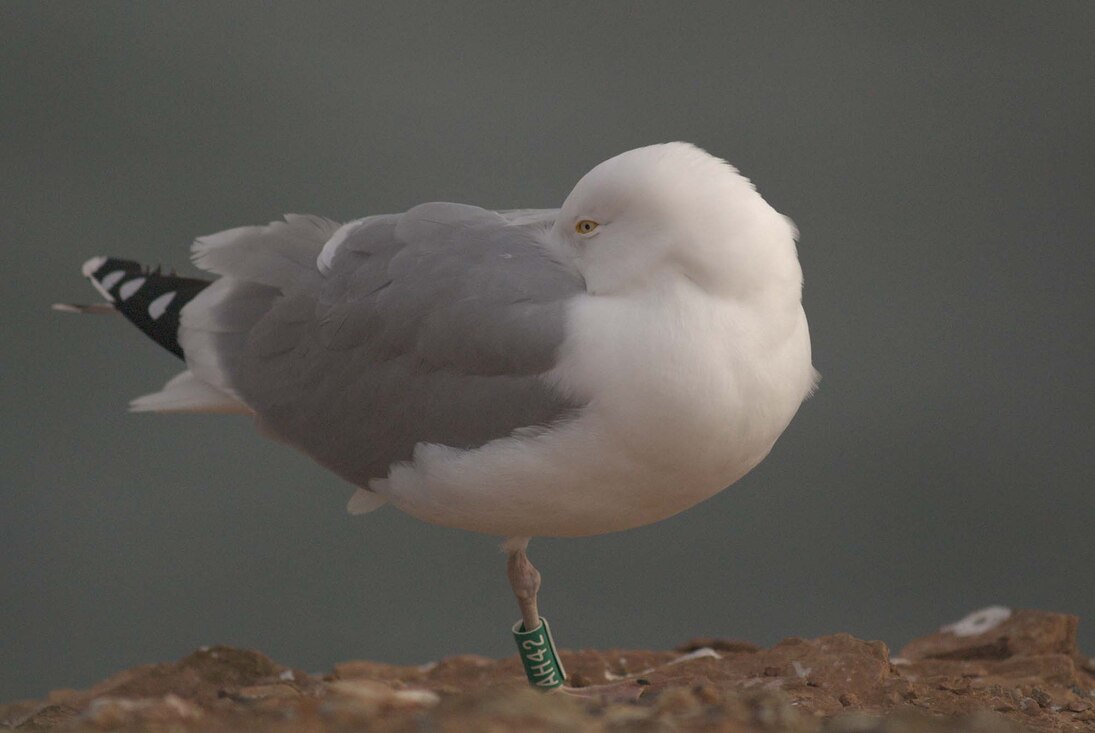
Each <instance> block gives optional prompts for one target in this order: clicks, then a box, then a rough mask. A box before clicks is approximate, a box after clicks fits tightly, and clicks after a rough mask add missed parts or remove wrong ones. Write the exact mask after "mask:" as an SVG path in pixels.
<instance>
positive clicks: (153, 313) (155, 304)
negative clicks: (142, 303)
mask: <svg viewBox="0 0 1095 733" xmlns="http://www.w3.org/2000/svg"><path fill="white" fill-rule="evenodd" d="M175 295H176V293H175V291H174V290H172V291H171V292H170V293H164V294H163V295H161V296H160V297H158V298H156V299H155V300H153V301H152V302H151V303H149V304H148V315H149V317H151V318H152V320H153V321H155V320H157V319H158V318H159V317H160V316H162V315H163V314H164V311H166V310H167V306H169V305H171V301H173V300H174V299H175Z"/></svg>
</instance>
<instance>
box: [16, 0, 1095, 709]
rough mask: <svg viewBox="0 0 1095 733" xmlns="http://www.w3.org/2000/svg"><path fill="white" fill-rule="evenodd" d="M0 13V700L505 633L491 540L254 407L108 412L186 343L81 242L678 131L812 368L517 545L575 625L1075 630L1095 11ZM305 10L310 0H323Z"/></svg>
mask: <svg viewBox="0 0 1095 733" xmlns="http://www.w3.org/2000/svg"><path fill="white" fill-rule="evenodd" d="M225 5H226V4H223V3H221V2H212V3H201V4H198V3H171V4H167V3H163V4H161V3H154V4H153V3H147V4H146V3H134V4H131V5H129V4H126V5H119V4H111V3H38V2H35V3H22V2H20V3H16V2H5V3H3V4H2V5H0V64H2V67H0V105H2V110H3V113H2V116H0V124H2V134H0V138H2V145H3V149H2V171H0V174H2V175H0V187H2V188H0V190H2V196H3V208H2V216H0V242H2V244H0V258H2V262H0V264H2V268H3V269H2V276H3V282H4V285H3V288H4V298H3V317H2V319H0V329H2V338H3V340H2V344H3V359H2V369H3V380H2V385H0V387H2V399H3V402H2V404H0V409H2V412H0V421H2V422H0V450H2V451H3V471H2V477H0V482H2V490H0V699H4V700H6V699H11V698H15V697H20V696H32V695H41V694H43V693H44V692H46V691H47V690H48V689H50V688H52V687H57V686H66V685H86V684H88V683H90V682H92V681H94V680H96V679H98V678H101V677H103V676H105V675H106V674H108V673H110V672H112V671H115V670H118V669H120V668H122V667H125V666H129V665H133V664H136V663H141V662H151V661H159V660H170V659H174V658H178V657H180V656H182V655H184V654H186V653H188V652H189V651H191V650H192V649H194V648H195V647H197V646H199V645H201V644H209V643H227V644H235V645H242V646H247V647H256V648H259V649H261V650H263V651H265V652H267V653H269V654H271V655H272V656H274V657H275V658H277V659H278V660H280V661H282V662H285V663H288V664H291V665H294V666H298V667H303V668H305V669H310V670H321V669H326V668H329V665H331V664H332V663H333V662H336V661H340V660H346V659H351V658H361V657H368V658H373V659H378V660H387V661H391V662H425V661H427V660H431V659H437V658H439V657H441V656H444V655H449V654H455V653H462V652H471V653H479V654H486V655H504V654H509V653H510V652H511V651H512V650H511V644H512V641H511V639H510V636H509V632H508V626H509V624H510V623H511V622H513V621H514V619H516V617H517V612H516V608H515V605H514V603H513V601H512V599H511V597H510V593H509V588H508V586H507V584H506V580H505V576H504V572H503V566H504V558H503V556H502V555H501V554H500V553H499V551H498V549H497V541H496V540H495V539H493V538H490V537H483V536H477V535H473V534H468V533H464V532H459V531H452V530H445V529H438V528H435V527H431V526H428V525H425V524H421V523H419V522H417V521H414V520H412V519H410V518H408V517H406V516H402V515H400V514H399V513H398V512H397V511H395V510H392V509H386V510H384V511H382V512H380V513H377V514H374V515H371V516H368V517H366V518H353V517H350V516H348V515H347V514H345V512H344V505H345V503H346V500H347V498H348V497H349V495H350V493H351V488H350V487H349V486H346V485H344V484H342V483H341V482H340V481H339V480H337V479H335V478H334V477H332V476H329V475H327V474H325V473H324V472H323V471H322V470H320V469H319V468H317V467H315V466H313V465H312V464H311V463H309V462H308V461H307V460H306V459H304V458H302V457H300V456H298V455H296V454H295V453H293V452H292V451H290V450H289V449H286V448H284V447H281V446H278V445H275V444H273V443H270V442H267V441H265V440H263V439H262V438H260V437H258V436H257V435H255V434H254V432H253V430H252V427H251V425H250V423H249V421H248V420H247V419H245V418H240V417H229V418H218V417H213V416H198V417H186V416H166V417H165V416H157V415H130V414H127V413H126V412H125V406H126V402H127V400H128V399H130V398H131V397H133V396H135V395H139V394H143V393H146V392H149V391H152V390H155V389H157V388H158V387H159V386H160V385H161V384H162V383H163V382H164V381H165V380H166V379H167V378H169V377H170V376H171V375H173V374H174V373H175V372H176V371H177V370H178V369H179V364H178V363H177V362H176V361H174V360H173V359H172V358H171V357H170V356H169V355H167V354H166V353H165V352H163V351H161V350H160V349H158V348H157V347H156V346H155V345H153V344H152V343H151V342H150V341H147V340H145V339H143V338H142V337H141V336H140V335H139V334H138V333H137V332H136V331H135V330H134V329H132V328H130V327H128V326H127V325H126V324H124V323H123V322H121V321H113V320H110V319H94V318H91V317H84V318H79V317H75V316H63V315H59V314H54V313H51V312H50V311H49V310H48V306H49V304H50V303H51V302H53V301H58V300H75V301H83V302H86V301H89V300H94V293H93V292H92V291H91V289H90V287H89V286H88V285H87V283H86V282H85V281H84V280H83V279H82V278H81V277H80V270H79V267H80V264H81V263H82V262H83V261H84V259H85V258H87V257H89V256H91V255H94V254H100V253H102V254H116V255H121V256H128V257H134V258H140V259H143V260H145V261H147V262H150V263H156V262H163V263H165V264H177V265H182V266H183V268H184V271H186V272H189V271H190V270H189V266H188V265H187V264H186V262H187V246H188V243H189V241H190V240H191V239H192V238H193V237H194V236H196V235H201V234H207V233H210V232H214V231H217V230H220V229H224V228H227V227H230V226H236V225H240V224H251V223H263V222H266V221H268V220H270V219H273V218H275V217H277V216H278V215H280V214H281V213H282V212H286V211H302V212H314V213H321V214H326V215H328V216H331V217H333V218H339V219H347V218H352V217H358V216H362V215H364V214H367V213H378V212H385V211H393V210H402V209H404V208H406V207H408V206H411V205H413V204H415V203H419V202H422V201H428V200H437V199H442V200H446V199H447V200H455V201H467V202H472V203H477V204H481V205H485V206H491V207H523V206H555V205H557V204H558V203H560V202H561V201H562V199H563V197H564V196H565V195H566V193H567V192H568V191H569V189H570V187H571V186H572V185H573V183H574V182H575V181H576V180H577V179H578V177H579V176H580V175H581V174H582V173H584V172H585V171H586V170H587V169H589V168H590V167H591V166H593V165H594V164H595V163H597V162H599V161H601V160H603V159H605V158H607V157H609V156H611V155H614V154H616V153H618V152H621V151H623V150H626V149H628V148H632V147H636V146H639V145H644V144H648V143H652V142H660V141H667V140H675V139H683V140H690V141H693V142H696V143H698V144H700V145H702V146H704V147H706V148H707V149H709V150H710V151H712V152H713V153H716V154H718V155H720V156H723V157H726V158H728V159H729V160H731V161H732V162H734V163H735V164H736V165H737V166H739V167H740V168H741V169H742V170H743V171H744V172H745V173H746V174H747V175H749V176H750V177H752V178H753V179H754V180H755V181H756V182H757V184H758V186H759V187H760V190H761V191H762V193H763V194H764V195H765V196H766V197H767V199H768V200H769V201H770V202H771V203H772V204H773V205H774V206H776V208H778V209H779V210H780V211H782V212H784V213H786V214H787V215H789V216H791V217H792V218H793V219H794V220H795V221H796V222H797V223H798V225H799V227H800V228H801V230H802V241H801V243H800V247H799V249H800V253H801V259H802V263H803V268H804V270H805V273H806V283H807V284H806V295H805V300H806V308H807V313H808V314H809V317H810V322H811V327H812V331H813V339H814V349H815V364H816V365H817V367H818V368H819V369H820V370H821V372H822V373H823V375H824V380H823V382H822V386H821V390H820V392H818V394H817V396H816V397H814V398H813V399H812V400H811V401H810V402H808V403H806V404H805V405H804V406H803V408H802V410H801V412H800V414H799V416H798V417H797V418H796V420H795V422H794V423H793V424H792V425H791V427H790V429H789V430H788V431H787V433H786V434H785V435H784V437H783V439H782V440H781V441H780V443H779V444H778V445H777V447H776V449H775V450H774V451H773V453H772V455H771V457H770V458H769V459H768V460H767V461H766V462H765V463H764V464H763V465H761V466H760V467H759V468H758V469H757V470H755V471H754V472H753V473H752V474H751V475H749V476H748V477H746V478H745V479H744V480H743V481H742V482H740V484H738V485H737V486H736V487H735V488H734V489H733V490H731V491H727V492H724V493H723V494H721V495H719V496H718V497H716V498H714V499H712V500H711V501H709V502H707V503H706V504H704V505H701V506H700V507H697V508H695V509H693V510H692V511H689V512H686V513H685V514H683V515H681V516H678V517H676V518H673V519H671V520H669V521H666V522H662V523H660V524H658V525H655V526H651V527H647V528H644V529H639V530H634V531H630V532H626V533H623V534H615V535H608V536H604V537H598V538H592V539H580V540H541V541H536V542H534V543H533V545H532V548H531V553H532V557H533V560H534V561H535V562H536V563H537V564H538V565H539V567H540V569H541V570H542V571H543V573H544V577H545V586H544V590H543V594H542V599H541V600H542V607H543V609H544V612H545V615H547V616H548V617H549V618H551V620H552V622H553V625H554V626H555V628H556V634H557V636H558V641H559V642H560V643H561V644H562V645H564V646H568V647H581V646H596V647H613V646H621V647H637V646H651V647H667V646H671V645H674V644H677V643H679V642H682V641H684V640H686V639H688V638H689V637H691V636H696V635H719V636H731V637H739V638H744V639H749V640H753V641H756V642H760V643H764V644H770V643H772V642H774V641H776V640H778V639H780V638H782V637H784V636H788V635H800V636H812V635H819V634H825V633H830V632H835V631H848V632H851V633H853V634H856V635H858V636H861V637H866V638H880V639H883V640H885V641H887V642H888V643H890V644H891V645H893V646H899V645H900V644H902V643H903V642H905V641H906V640H908V639H909V638H911V637H913V636H915V635H918V634H921V633H924V632H927V631H930V630H932V629H934V628H935V627H937V626H938V625H939V624H941V623H944V622H947V621H951V620H953V619H955V618H957V617H960V616H962V615H963V614H965V613H966V612H967V611H970V610H972V609H976V608H979V607H982V606H985V605H988V604H992V603H1002V604H1007V605H1014V606H1020V607H1038V608H1044V609H1052V610H1058V611H1067V612H1070V613H1076V614H1080V615H1081V616H1082V617H1084V624H1085V625H1084V626H1082V636H1083V643H1084V644H1085V645H1086V648H1087V650H1088V651H1095V590H1093V584H1092V580H1093V573H1092V568H1093V567H1095V543H1093V541H1092V539H1093V538H1092V532H1091V529H1092V527H1091V520H1092V516H1093V510H1095V491H1093V490H1092V489H1093V488H1095V486H1093V483H1095V482H1093V478H1095V476H1093V474H1095V471H1093V463H1092V458H1091V454H1090V450H1091V448H1092V438H1093V434H1092V418H1093V413H1095V410H1093V392H1095V390H1093V389H1092V362H1093V330H1092V325H1093V324H1092V313H1093V305H1095V303H1093V299H1092V292H1091V278H1092V269H1093V268H1092V264H1093V257H1092V231H1093V230H1095V226H1093V225H1095V221H1093V218H1095V217H1093V211H1095V204H1093V201H1095V166H1093V164H1095V155H1093V148H1095V135H1093V132H1095V127H1093V124H1092V118H1093V115H1092V113H1093V111H1095V97H1093V94H1095V78H1093V76H1095V74H1093V69H1095V63H1093V62H1095V56H1093V53H1092V46H1091V38H1092V35H1093V32H1095V5H1093V4H1091V3H1029V4H1015V3H1005V2H989V3H982V4H973V3H960V4H954V3H950V2H945V3H940V4H936V5H925V4H923V3H909V2H906V1H904V0H902V1H901V2H894V3H861V4H851V3H842V4H820V3H811V4H795V5H773V4H769V3H750V4H745V5H739V6H736V7H735V6H728V5H724V4H722V3H719V4H713V5H710V6H707V7H706V8H705V7H704V6H697V5H692V4H689V5H687V6H686V5H683V4H676V3H648V4H641V3H626V4H596V5H589V4H586V3H576V4H572V5H563V4H542V5H538V6H535V7H525V6H523V5H520V4H517V3H510V2H503V3H498V4H495V5H481V6H476V9H474V10H471V9H467V8H465V7H462V4H437V5H417V4H406V3H395V4H391V5H382V6H377V7H371V6H364V5H362V4H359V3H352V4H341V5H338V4H323V5H322V6H321V7H318V6H314V5H313V4H312V3H300V4H274V5H272V6H271V5H268V4H267V3H252V4H239V3H232V4H230V5H229V6H228V7H226V6H225ZM317 7H318V9H317Z"/></svg>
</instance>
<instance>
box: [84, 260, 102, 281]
mask: <svg viewBox="0 0 1095 733" xmlns="http://www.w3.org/2000/svg"><path fill="white" fill-rule="evenodd" d="M105 262H106V257H92V258H91V259H90V260H88V261H87V262H85V263H84V266H83V268H82V270H83V273H84V277H91V276H92V275H94V274H95V271H96V270H98V269H99V268H100V267H102V266H103V264H104V263H105Z"/></svg>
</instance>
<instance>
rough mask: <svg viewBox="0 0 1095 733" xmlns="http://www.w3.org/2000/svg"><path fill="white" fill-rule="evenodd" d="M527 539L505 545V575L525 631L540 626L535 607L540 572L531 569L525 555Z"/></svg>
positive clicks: (537, 609)
mask: <svg viewBox="0 0 1095 733" xmlns="http://www.w3.org/2000/svg"><path fill="white" fill-rule="evenodd" d="M528 541H529V538H528V537H521V538H518V539H515V540H510V541H509V542H507V543H506V550H507V551H508V552H509V557H508V558H507V559H506V574H507V575H508V576H509V584H510V587H511V588H513V595H514V596H516V597H517V605H518V606H519V607H520V608H521V621H522V623H524V625H525V630H526V631H531V630H533V629H535V628H536V627H537V626H539V625H540V610H539V608H538V607H537V605H536V594H537V593H539V592H540V571H539V570H537V569H536V568H535V567H533V565H532V563H531V562H530V561H529V559H528V555H527V554H525V548H527V547H528Z"/></svg>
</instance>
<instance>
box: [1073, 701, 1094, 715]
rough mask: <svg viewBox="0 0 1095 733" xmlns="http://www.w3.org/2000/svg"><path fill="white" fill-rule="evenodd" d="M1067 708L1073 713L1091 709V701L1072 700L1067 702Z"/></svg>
mask: <svg viewBox="0 0 1095 733" xmlns="http://www.w3.org/2000/svg"><path fill="white" fill-rule="evenodd" d="M1068 709H1069V710H1070V711H1071V712H1073V713H1082V712H1084V711H1085V710H1090V709H1091V703H1089V702H1088V701H1087V700H1073V701H1072V702H1070V703H1069V704H1068Z"/></svg>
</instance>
